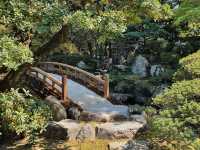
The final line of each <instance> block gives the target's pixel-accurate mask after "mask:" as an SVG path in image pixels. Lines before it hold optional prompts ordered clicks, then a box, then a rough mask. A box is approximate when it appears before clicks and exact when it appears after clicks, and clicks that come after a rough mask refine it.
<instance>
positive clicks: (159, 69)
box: [150, 65, 165, 77]
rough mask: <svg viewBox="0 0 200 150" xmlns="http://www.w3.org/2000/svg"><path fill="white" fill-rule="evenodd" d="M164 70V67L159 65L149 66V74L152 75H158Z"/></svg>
mask: <svg viewBox="0 0 200 150" xmlns="http://www.w3.org/2000/svg"><path fill="white" fill-rule="evenodd" d="M164 71H165V69H164V68H163V67H162V66H161V65H153V66H151V70H150V73H151V76H152V77H154V76H159V75H160V74H161V73H162V72H164Z"/></svg>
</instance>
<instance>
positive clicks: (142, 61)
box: [131, 55, 149, 77]
mask: <svg viewBox="0 0 200 150" xmlns="http://www.w3.org/2000/svg"><path fill="white" fill-rule="evenodd" d="M148 67H149V62H148V60H147V59H146V58H145V57H143V56H142V55H139V56H137V57H136V58H135V61H134V63H133V64H132V67H131V70H132V73H133V74H135V75H138V76H139V77H146V76H147V75H148Z"/></svg>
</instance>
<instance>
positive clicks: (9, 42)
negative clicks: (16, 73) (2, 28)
mask: <svg viewBox="0 0 200 150" xmlns="http://www.w3.org/2000/svg"><path fill="white" fill-rule="evenodd" d="M32 60H33V59H32V52H31V51H30V50H29V48H27V47H25V46H24V45H23V44H21V43H17V42H16V41H15V40H13V39H12V38H10V37H7V36H3V37H2V38H0V64H1V65H0V68H1V67H3V66H4V67H7V68H8V69H14V70H16V69H17V68H18V66H20V65H21V64H24V63H26V62H27V63H31V62H32Z"/></svg>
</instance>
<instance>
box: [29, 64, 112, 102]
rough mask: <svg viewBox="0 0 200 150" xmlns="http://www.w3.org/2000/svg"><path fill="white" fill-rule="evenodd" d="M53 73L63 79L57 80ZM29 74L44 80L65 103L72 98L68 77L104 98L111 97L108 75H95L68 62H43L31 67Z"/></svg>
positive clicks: (52, 91) (48, 88) (47, 86)
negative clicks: (69, 91)
mask: <svg viewBox="0 0 200 150" xmlns="http://www.w3.org/2000/svg"><path fill="white" fill-rule="evenodd" d="M53 74H56V75H59V76H61V77H62V80H61V81H59V80H56V79H55V78H54V77H53ZM27 75H28V76H30V77H32V78H34V79H35V80H37V81H40V82H42V83H43V85H44V87H45V88H46V89H47V90H48V92H50V93H51V94H52V95H55V96H56V97H58V98H59V99H61V100H63V102H64V103H65V104H67V103H68V102H69V100H70V97H69V96H68V95H69V93H68V86H67V84H68V79H70V80H73V81H75V82H77V83H79V84H81V85H83V86H85V87H87V88H88V89H90V90H92V91H94V92H95V93H98V94H99V95H101V96H103V97H104V98H108V97H109V79H108V77H107V76H95V75H93V74H91V73H89V72H86V71H84V70H82V69H79V68H77V67H74V66H70V65H67V64H62V63H58V62H41V63H38V64H37V65H36V67H30V69H29V70H28V71H27Z"/></svg>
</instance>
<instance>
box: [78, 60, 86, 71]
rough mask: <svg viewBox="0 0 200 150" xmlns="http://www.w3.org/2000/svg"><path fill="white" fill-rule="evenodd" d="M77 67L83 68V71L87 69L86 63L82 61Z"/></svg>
mask: <svg viewBox="0 0 200 150" xmlns="http://www.w3.org/2000/svg"><path fill="white" fill-rule="evenodd" d="M77 67H79V68H81V69H85V68H87V65H86V64H85V62H84V61H80V62H79V63H78V64H77Z"/></svg>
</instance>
